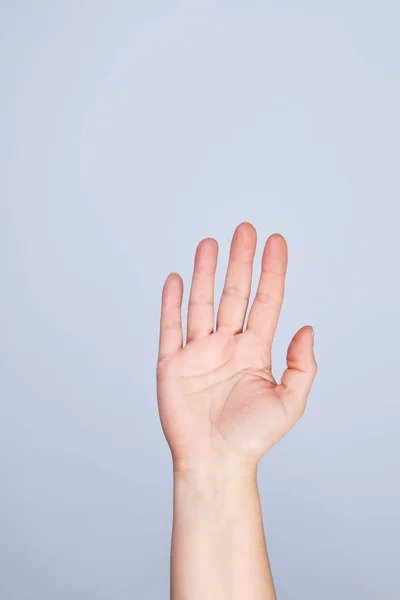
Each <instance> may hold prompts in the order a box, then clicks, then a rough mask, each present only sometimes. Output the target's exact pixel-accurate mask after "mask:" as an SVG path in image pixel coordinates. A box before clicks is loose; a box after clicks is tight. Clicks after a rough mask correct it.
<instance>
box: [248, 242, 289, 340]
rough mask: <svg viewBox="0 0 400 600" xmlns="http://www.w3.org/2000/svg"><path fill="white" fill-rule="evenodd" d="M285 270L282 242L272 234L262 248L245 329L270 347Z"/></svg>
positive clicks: (285, 248) (279, 306)
mask: <svg viewBox="0 0 400 600" xmlns="http://www.w3.org/2000/svg"><path fill="white" fill-rule="evenodd" d="M286 269H287V245H286V241H285V238H283V237H282V236H281V235H279V234H278V233H274V234H273V235H271V236H270V237H269V238H268V240H267V241H266V244H265V247H264V252H263V256H262V266H261V275H260V281H259V284H258V288H257V292H256V295H255V297H254V301H253V304H252V307H251V309H250V313H249V318H248V320H247V329H249V330H250V331H253V332H254V333H255V335H257V336H258V337H259V338H260V339H262V340H263V341H264V342H265V343H267V344H270V345H271V344H272V341H273V338H274V335H275V331H276V327H277V324H278V318H279V313H280V311H281V308H282V302H283V294H284V288H285V275H286Z"/></svg>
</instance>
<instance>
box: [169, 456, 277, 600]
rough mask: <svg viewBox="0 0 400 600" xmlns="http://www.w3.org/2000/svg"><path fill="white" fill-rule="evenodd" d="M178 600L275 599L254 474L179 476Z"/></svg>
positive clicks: (175, 527) (240, 471)
mask: <svg viewBox="0 0 400 600" xmlns="http://www.w3.org/2000/svg"><path fill="white" fill-rule="evenodd" d="M174 477H175V479H174V524H173V536H172V562H171V566H172V578H171V597H172V599H173V600H183V599H186V598H190V599H191V600H203V599H206V598H207V599H209V600H214V599H215V600H217V599H218V600H225V598H226V599H228V598H229V599H230V600H236V599H237V600H241V599H247V598H249V599H251V600H275V598H276V596H275V593H274V586H273V582H272V576H271V571H270V568H269V562H268V556H267V552H266V547H265V542H264V532H263V525H262V518H261V507H260V500H259V496H258V489H257V482H256V473H255V470H254V469H246V468H244V469H241V468H239V469H237V468H234V469H228V468H227V467H226V466H224V467H223V468H222V469H220V470H219V469H218V468H217V467H216V466H214V467H213V468H212V469H211V470H207V471H203V472H199V471H197V472H192V473H190V472H179V471H178V472H175V476H174Z"/></svg>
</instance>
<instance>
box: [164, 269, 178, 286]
mask: <svg viewBox="0 0 400 600" xmlns="http://www.w3.org/2000/svg"><path fill="white" fill-rule="evenodd" d="M167 288H168V289H169V290H171V289H173V290H175V289H176V290H181V289H182V288H183V280H182V277H181V276H180V275H179V273H177V272H176V271H171V272H170V273H169V274H168V276H167V278H166V280H165V282H164V290H165V289H167Z"/></svg>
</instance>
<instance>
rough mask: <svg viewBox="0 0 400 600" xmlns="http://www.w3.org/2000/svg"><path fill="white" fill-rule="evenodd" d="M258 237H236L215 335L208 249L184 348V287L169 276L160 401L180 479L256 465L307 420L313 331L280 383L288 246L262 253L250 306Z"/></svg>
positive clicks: (272, 245) (304, 334)
mask: <svg viewBox="0 0 400 600" xmlns="http://www.w3.org/2000/svg"><path fill="white" fill-rule="evenodd" d="M255 249H256V230H255V229H254V227H253V226H252V225H251V224H250V223H242V224H241V225H239V226H238V227H237V228H236V230H235V233H234V235H233V239H232V244H231V250H230V258H229V265H228V270H227V274H226V279H225V285H224V289H223V293H222V297H221V301H220V305H219V309H218V314H217V325H216V329H215V331H214V276H215V270H216V264H217V253H218V245H217V242H216V241H215V240H214V239H212V238H207V239H204V240H202V241H201V242H200V243H199V245H198V247H197V250H196V255H195V262H194V273H193V279H192V285H191V290H190V298H189V307H188V319H187V340H186V345H185V346H183V334H182V318H181V306H182V294H183V283H182V279H181V277H180V276H179V275H178V274H177V273H171V274H170V275H169V276H168V278H167V280H166V282H165V284H164V288H163V293H162V309H161V324H160V347H159V358H158V363H157V392H158V403H159V411H160V418H161V423H162V427H163V431H164V433H165V436H166V438H167V441H168V443H169V446H170V448H171V451H172V456H173V460H174V465H175V468H176V469H177V470H180V469H182V470H185V469H189V470H196V469H201V468H207V466H210V465H213V464H216V463H218V464H220V463H221V461H222V462H223V464H232V465H244V466H254V465H256V464H257V463H258V461H259V459H260V458H261V456H262V455H263V454H265V453H266V452H267V451H268V450H269V449H270V448H271V447H272V446H273V445H274V444H275V443H276V442H278V441H279V440H280V439H281V438H282V437H283V436H284V435H285V434H286V433H287V431H288V430H289V429H291V428H292V427H293V425H294V424H295V423H296V422H297V421H298V419H299V418H300V416H301V415H302V414H303V411H304V408H305V405H306V400H307V396H308V393H309V391H310V388H311V385H312V382H313V380H314V377H315V374H316V371H317V365H316V362H315V358H314V353H313V330H312V328H311V327H309V326H306V327H303V328H301V329H300V330H299V331H298V332H297V333H296V335H295V336H294V337H293V339H292V341H291V343H290V345H289V348H288V352H287V369H286V371H285V372H284V374H283V376H282V380H281V382H280V383H277V382H276V381H275V379H274V377H273V375H272V373H271V345H272V341H273V338H274V334H275V330H276V326H277V322H278V317H279V313H280V309H281V306H282V301H283V295H284V282H285V274H286V266H287V246H286V242H285V240H284V238H283V237H282V236H281V235H279V234H274V235H271V236H270V237H269V238H268V240H267V242H266V244H265V248H264V252H263V257H262V273H261V277H260V281H259V284H258V289H257V293H256V296H255V299H254V302H253V304H252V307H251V310H250V312H249V315H248V320H247V327H246V328H245V330H243V329H244V321H245V316H246V311H247V307H248V302H249V295H250V289H251V278H252V268H253V260H254V253H255Z"/></svg>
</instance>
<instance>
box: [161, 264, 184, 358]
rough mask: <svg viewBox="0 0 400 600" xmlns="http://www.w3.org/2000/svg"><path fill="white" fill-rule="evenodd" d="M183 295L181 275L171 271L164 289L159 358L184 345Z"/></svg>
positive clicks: (173, 352) (172, 352)
mask: <svg viewBox="0 0 400 600" xmlns="http://www.w3.org/2000/svg"><path fill="white" fill-rule="evenodd" d="M182 296H183V282H182V278H181V276H180V275H178V273H170V274H169V275H168V277H167V279H166V281H165V283H164V287H163V291H162V302H161V318H160V345H159V355H158V356H159V359H161V358H165V357H166V356H170V355H171V354H175V352H177V351H178V350H179V348H181V347H182V344H183V335H182V314H181V310H182Z"/></svg>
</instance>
